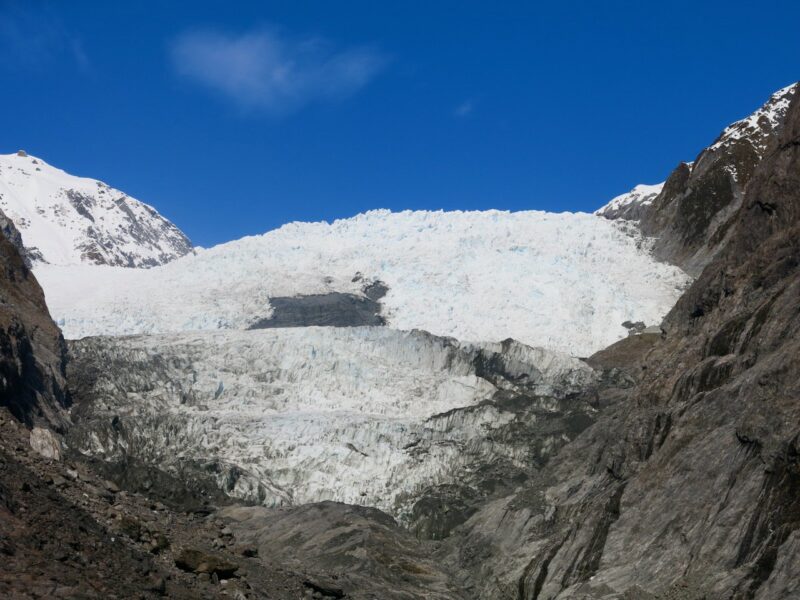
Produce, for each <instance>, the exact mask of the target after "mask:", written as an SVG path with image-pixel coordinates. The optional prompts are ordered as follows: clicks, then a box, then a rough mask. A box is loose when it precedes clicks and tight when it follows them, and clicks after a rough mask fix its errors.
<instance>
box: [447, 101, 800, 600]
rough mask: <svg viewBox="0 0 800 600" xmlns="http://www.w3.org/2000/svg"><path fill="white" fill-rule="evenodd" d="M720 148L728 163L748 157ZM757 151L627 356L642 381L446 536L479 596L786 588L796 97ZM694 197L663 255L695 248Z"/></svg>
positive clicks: (797, 175)
mask: <svg viewBox="0 0 800 600" xmlns="http://www.w3.org/2000/svg"><path fill="white" fill-rule="evenodd" d="M734 146H735V147H737V148H739V149H738V150H737V149H731V150H730V152H732V153H737V152H740V151H741V152H742V155H741V156H742V159H741V160H742V162H740V163H738V164H741V165H744V164H746V163H747V160H751V163H752V161H754V160H755V158H752V159H747V158H746V155H747V152H745V151H744V150H741V148H740V147H739V146H738V145H734ZM710 152H711V153H710V154H709V155H708V157H704V156H703V155H701V159H702V162H701V161H700V160H698V164H696V165H695V167H694V170H693V171H694V172H698V169H700V167H703V172H705V173H711V172H712V171H713V170H714V168H713V162H714V161H712V158H713V157H714V156H715V154H714V153H715V152H728V150H725V149H719V150H711V151H710ZM761 152H762V153H763V154H762V156H763V158H761V157H759V158H760V160H758V161H757V162H758V164H757V165H755V166H752V168H751V173H750V175H749V177H747V181H748V183H747V186H746V188H744V189H743V191H742V190H741V189H740V190H739V191H738V192H736V191H735V190H734V189H733V188H732V187H726V188H725V189H726V190H728V191H729V192H730V193H731V194H732V195H730V196H728V198H729V199H731V198H734V196H737V194H741V195H740V197H739V199H738V200H737V201H736V202H735V204H732V205H729V208H730V209H731V210H730V212H731V214H730V217H729V218H728V219H727V226H726V232H725V234H724V235H721V236H719V237H718V238H717V239H718V240H719V241H720V244H721V246H720V247H719V248H718V249H717V250H716V252H715V253H714V257H713V258H712V259H711V260H710V262H709V263H708V264H707V265H706V267H705V268H704V269H703V270H702V273H701V275H700V277H699V278H698V280H697V281H696V282H695V284H694V285H693V286H692V287H691V288H690V289H689V291H688V292H687V293H686V294H685V295H684V296H683V297H682V298H681V299H680V300H679V302H678V303H677V305H676V306H675V308H674V309H673V310H672V311H671V312H670V314H669V315H668V317H667V318H666V320H665V322H664V325H663V326H664V329H665V331H666V334H665V336H664V339H659V340H658V341H656V342H655V343H654V344H653V346H652V348H651V349H649V350H648V354H647V356H646V358H645V359H644V360H639V361H637V362H636V364H631V365H629V367H628V368H629V369H630V370H631V372H632V373H633V374H634V375H635V376H636V377H638V378H639V379H640V381H639V383H638V385H636V386H635V387H634V388H633V390H632V392H631V393H630V395H628V396H627V397H623V398H622V399H621V400H620V401H619V402H617V403H616V404H615V405H613V406H611V407H610V408H609V409H607V410H606V411H604V413H603V415H602V416H601V417H600V418H599V420H598V421H597V422H596V423H595V424H594V425H593V426H592V427H590V428H589V429H587V431H586V432H584V433H583V434H582V435H581V436H579V437H578V438H577V439H576V440H575V441H574V442H573V443H571V444H569V445H567V446H566V447H565V448H564V449H563V450H562V451H561V453H560V454H559V455H558V456H557V457H556V458H554V459H553V460H552V461H551V462H550V464H549V465H548V467H547V468H546V470H545V471H543V472H542V473H541V476H540V477H539V478H538V480H537V481H535V482H533V484H529V485H526V486H524V488H523V489H521V490H520V491H519V492H518V493H516V494H514V495H512V496H510V497H507V498H504V499H502V500H499V501H495V502H493V503H491V504H489V505H487V506H485V507H484V508H483V509H482V510H481V511H479V512H478V513H477V514H476V515H475V516H473V517H472V518H471V519H470V520H469V521H468V522H467V523H466V525H465V527H464V528H463V529H462V530H461V531H460V534H461V535H462V536H463V537H459V538H457V539H455V540H454V541H453V546H452V547H451V550H450V555H449V556H450V558H451V560H452V561H453V564H454V565H456V566H457V568H459V569H461V573H462V577H463V578H464V579H465V581H467V582H469V584H468V585H471V586H472V590H473V591H474V593H475V595H476V596H477V597H481V598H501V597H517V598H525V599H543V598H618V597H623V594H627V595H626V596H624V597H626V598H639V597H642V598H647V597H664V598H673V597H681V598H683V597H685V598H701V597H702V598H764V599H773V598H790V597H796V596H797V595H798V594H800V584H798V582H799V581H800V562H798V560H797V556H798V551H799V550H800V503H799V502H800V500H798V499H799V498H800V495H798V489H800V461H798V456H800V451H799V448H798V440H799V439H800V426H798V423H800V403H798V398H800V387H799V386H798V380H797V373H800V342H798V340H800V243H799V242H798V240H800V101H798V100H797V98H796V97H795V98H794V100H793V101H792V103H791V106H789V107H788V108H787V110H786V113H785V118H784V122H783V125H782V126H781V128H780V133H778V134H776V135H775V136H774V137H772V138H770V139H766V140H765V143H764V145H763V146H762V150H761ZM731 155H732V154H731ZM703 163H705V164H703ZM751 163H749V164H751ZM685 175H686V178H687V179H688V178H690V177H691V175H692V172H690V170H689V169H688V167H687V168H686V170H685ZM731 181H732V180H731V179H730V178H728V182H731ZM739 181H741V180H739ZM673 183H675V182H673ZM737 185H739V184H737ZM670 187H672V184H670V182H668V183H667V186H665V192H666V190H667V189H668V188H670ZM678 187H680V186H678ZM687 189H688V188H687ZM692 189H695V188H692ZM737 189H738V188H737ZM726 193H727V192H726ZM700 200H701V198H700V197H698V198H697V201H696V202H690V201H689V200H687V199H685V198H684V201H681V202H679V203H678V205H677V208H676V212H675V216H676V217H677V221H674V222H681V221H685V223H686V224H687V226H688V227H690V229H687V230H685V231H686V233H687V235H690V237H687V238H681V237H679V238H677V239H678V240H679V241H680V240H681V239H682V240H684V242H683V243H682V244H681V243H677V242H676V243H675V244H674V245H673V246H672V247H673V249H674V251H675V252H676V254H675V255H676V256H684V257H688V256H694V254H693V253H694V252H695V251H696V248H697V247H698V246H697V243H698V240H697V239H696V238H695V237H691V236H694V235H696V234H697V231H698V230H697V229H694V227H695V226H696V224H697V223H702V218H701V217H702V215H698V213H696V212H695V210H694V207H695V206H697V203H699V202H700ZM726 210H727V209H726ZM684 211H686V212H685V213H684ZM692 232H693V233H692ZM615 355H616V356H617V358H619V357H620V356H621V357H623V358H622V360H623V362H624V360H625V359H624V356H625V353H624V352H623V351H620V352H617V353H616V354H615V353H614V352H611V353H606V355H605V356H600V357H598V359H597V360H598V361H599V362H603V361H610V360H612V359H613V358H614V356H615ZM632 356H633V355H629V357H632ZM504 594H505V595H504Z"/></svg>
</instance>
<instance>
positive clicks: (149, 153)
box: [0, 0, 800, 246]
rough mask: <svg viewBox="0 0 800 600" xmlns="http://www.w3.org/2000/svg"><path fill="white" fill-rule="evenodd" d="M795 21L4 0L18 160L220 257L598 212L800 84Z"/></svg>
mask: <svg viewBox="0 0 800 600" xmlns="http://www.w3.org/2000/svg"><path fill="white" fill-rule="evenodd" d="M798 23H800V3H798V2H796V1H788V0H787V1H769V0H767V1H761V2H737V1H727V2H722V1H719V2H717V1H706V2H698V1H697V0H695V1H693V2H669V1H667V2H659V3H655V2H621V1H614V0H611V1H604V2H594V1H588V0H587V1H569V0H566V1H561V2H469V1H458V2H445V1H440V2H436V1H431V0H428V1H427V2H417V1H406V2H375V1H374V0H371V1H348V2H330V0H320V1H310V2H301V1H288V0H287V1H282V2H255V1H254V2H245V1H241V2H239V1H236V0H227V1H226V2H210V1H203V0H194V1H193V2H191V3H183V2H148V1H137V2H130V3H126V2H122V1H119V2H100V1H96V2H90V1H87V0H83V1H82V0H73V1H70V2H66V1H63V2H49V3H48V2H37V1H35V0H28V1H24V2H23V1H14V0H11V1H9V0H0V53H2V54H1V56H2V60H0V77H2V81H3V90H4V93H3V94H0V140H2V145H0V152H4V153H8V152H13V151H16V150H17V149H18V148H24V149H26V150H27V151H29V152H30V153H32V154H36V155H39V156H41V157H42V158H44V159H45V160H47V161H48V162H50V163H52V164H54V165H56V166H59V167H61V168H64V169H66V170H67V171H70V172H72V173H74V174H78V175H86V176H91V177H96V178H98V179H102V180H104V181H106V182H108V183H109V184H111V185H113V186H115V187H118V188H120V189H123V190H125V191H126V192H128V193H129V194H131V195H133V196H135V197H137V198H139V199H141V200H143V201H145V202H148V203H150V204H153V205H155V206H156V207H157V208H158V209H159V210H160V211H161V212H162V213H163V214H165V215H166V216H167V217H169V218H170V219H172V220H173V221H175V222H176V223H177V224H178V226H180V227H181V228H182V229H183V230H184V231H186V232H187V234H188V235H189V236H190V237H191V238H192V240H193V241H194V242H195V243H197V244H200V245H204V246H208V245H212V244H215V243H219V242H223V241H227V240H230V239H234V238H237V237H241V236H242V235H247V234H257V233H262V232H264V231H266V230H269V229H272V228H274V227H277V226H280V225H281V224H282V223H285V222H288V221H293V220H321V219H326V220H330V219H335V218H338V217H347V216H351V215H353V214H355V213H357V212H360V211H364V210H368V209H371V208H391V209H393V210H402V209H439V208H443V209H465V210H470V209H485V208H500V209H510V210H523V209H542V210H556V211H561V210H585V211H589V210H593V209H594V208H596V207H598V206H599V205H600V204H602V203H603V202H604V201H605V200H607V199H608V198H610V197H612V196H614V195H616V194H618V193H621V192H624V191H626V190H628V189H629V188H631V187H632V186H633V185H635V184H636V183H640V182H642V183H654V182H657V181H660V180H662V179H664V178H665V177H666V175H667V174H668V173H669V171H670V170H671V169H672V168H673V167H674V166H675V165H676V164H677V162H678V161H679V160H691V159H693V158H694V157H695V155H696V154H697V152H699V151H700V150H701V149H702V148H703V147H704V146H705V145H707V144H708V143H710V142H711V141H712V140H713V138H714V137H715V136H716V135H717V134H718V133H719V132H720V130H721V129H722V128H723V127H724V126H725V125H727V124H728V123H729V122H731V121H733V120H736V119H737V118H740V117H742V116H744V115H745V114H747V113H749V112H751V111H752V110H754V109H755V108H756V107H757V106H758V105H759V104H761V103H762V102H763V101H764V100H766V98H767V97H768V96H769V94H770V93H771V92H772V91H774V90H776V89H778V88H780V87H783V86H785V85H787V84H789V83H791V82H793V81H795V80H797V79H800V35H798V34H797V24H798Z"/></svg>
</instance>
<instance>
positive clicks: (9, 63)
mask: <svg viewBox="0 0 800 600" xmlns="http://www.w3.org/2000/svg"><path fill="white" fill-rule="evenodd" d="M0 56H2V58H3V60H2V65H3V66H6V67H24V68H31V67H42V66H46V65H47V64H48V63H50V62H52V61H54V60H57V59H64V58H66V59H67V60H68V61H71V62H73V63H74V65H75V66H77V67H78V68H80V69H81V70H87V69H88V68H89V59H88V57H87V55H86V52H85V51H84V49H83V44H82V42H81V40H80V38H79V37H77V36H75V35H73V34H72V33H71V32H69V31H68V30H67V29H66V28H65V26H64V24H63V23H62V22H61V20H60V19H59V18H58V16H57V15H56V14H55V13H54V12H53V11H52V10H50V9H49V7H48V6H47V5H46V4H44V3H41V2H35V1H32V2H25V3H22V2H18V1H14V0H8V1H5V2H0Z"/></svg>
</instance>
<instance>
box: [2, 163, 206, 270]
mask: <svg viewBox="0 0 800 600" xmlns="http://www.w3.org/2000/svg"><path fill="white" fill-rule="evenodd" d="M0 209H2V211H3V212H4V213H5V214H6V215H7V216H8V217H9V218H10V219H11V220H12V221H13V222H14V224H15V225H16V226H17V228H18V229H19V231H20V233H21V235H22V241H23V244H24V246H25V247H26V248H27V249H28V250H29V252H30V253H31V254H32V255H33V256H34V257H37V256H38V259H35V260H34V262H41V261H44V262H46V263H49V264H53V265H77V264H97V263H102V264H114V265H121V266H131V267H141V266H151V265H153V264H160V263H164V262H167V261H169V260H171V259H173V258H176V257H178V256H181V255H183V254H185V253H186V252H188V251H189V249H190V248H191V246H190V244H189V242H188V240H187V239H186V237H185V236H184V235H183V234H182V233H181V232H180V231H179V230H178V228H177V227H175V226H174V225H173V224H172V223H170V222H169V221H167V220H166V219H164V218H163V217H161V216H160V215H159V214H158V213H157V212H156V211H155V209H153V208H152V207H151V206H148V205H146V204H144V203H142V202H139V201H138V200H134V199H133V198H131V197H129V196H127V195H126V194H124V193H123V192H121V191H119V190H116V189H114V188H112V187H109V186H108V185H106V184H105V183H103V182H101V181H97V180H95V179H87V178H83V177H75V176H73V175H70V174H68V173H65V172H64V171H62V170H61V169H57V168H55V167H52V166H50V165H49V164H47V163H45V162H44V161H43V160H42V159H40V158H37V157H35V156H30V155H20V154H5V155H0Z"/></svg>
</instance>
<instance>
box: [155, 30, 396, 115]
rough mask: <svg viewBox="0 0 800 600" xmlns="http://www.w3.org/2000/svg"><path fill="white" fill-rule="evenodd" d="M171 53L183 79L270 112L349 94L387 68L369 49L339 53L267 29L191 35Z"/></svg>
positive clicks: (319, 42) (323, 44)
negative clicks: (237, 32) (235, 33)
mask: <svg viewBox="0 0 800 600" xmlns="http://www.w3.org/2000/svg"><path fill="white" fill-rule="evenodd" d="M170 55H171V59H172V64H173V66H174V68H175V70H176V72H177V73H178V74H179V75H181V76H182V77H184V78H186V79H188V80H190V81H193V82H195V83H197V84H199V85H202V86H204V87H206V88H208V89H211V90H213V91H215V92H217V93H219V94H221V95H223V96H225V97H226V98H228V99H229V100H231V101H233V102H234V103H236V104H237V105H239V106H240V107H242V108H245V109H256V110H261V111H264V112H267V113H271V114H285V113H288V112H292V111H295V110H298V109H300V108H302V107H303V106H306V105H308V104H310V103H312V102H322V101H332V100H340V99H343V98H346V97H348V96H351V95H353V94H355V93H356V92H358V91H359V90H360V89H362V88H363V87H364V86H365V85H367V84H368V83H369V82H370V81H371V80H372V79H373V78H374V77H375V75H377V73H378V72H379V71H380V70H381V69H382V68H383V67H384V65H385V64H386V59H385V57H384V56H383V55H382V54H381V53H379V52H378V51H376V50H374V49H371V48H367V47H359V48H348V49H335V48H333V47H332V45H331V44H330V43H329V42H327V41H325V40H322V39H319V38H301V39H295V38H292V37H289V36H287V35H285V34H283V33H282V32H280V31H278V30H276V29H266V28H264V29H259V30H256V31H252V32H249V33H244V34H240V35H231V34H225V33H219V32H215V31H193V32H187V33H184V34H182V35H180V36H178V37H177V38H176V39H175V40H174V41H173V43H172V44H171V47H170Z"/></svg>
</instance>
